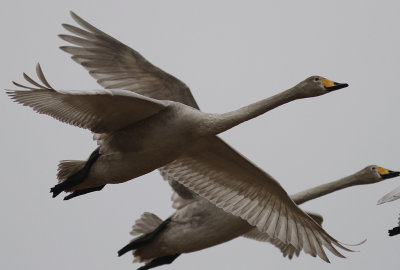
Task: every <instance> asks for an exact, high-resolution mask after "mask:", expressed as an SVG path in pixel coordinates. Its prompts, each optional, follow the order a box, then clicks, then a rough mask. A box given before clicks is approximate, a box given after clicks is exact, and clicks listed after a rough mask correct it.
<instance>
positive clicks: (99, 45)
mask: <svg viewBox="0 0 400 270" xmlns="http://www.w3.org/2000/svg"><path fill="white" fill-rule="evenodd" d="M71 16H72V18H73V19H74V20H75V22H77V23H78V24H79V25H80V26H81V28H79V27H76V26H72V25H69V24H63V27H64V28H65V29H66V30H68V31H69V32H70V33H71V34H70V35H60V38H62V39H63V40H65V41H67V42H69V43H71V44H73V46H62V47H60V48H61V49H62V50H64V51H65V52H67V53H70V54H72V59H73V60H74V61H76V62H77V63H79V64H81V65H82V66H83V67H85V68H86V69H87V70H88V71H89V73H90V75H92V76H93V77H94V78H95V79H96V80H97V82H98V83H99V84H100V85H102V86H103V87H104V88H106V89H125V90H129V91H133V92H136V93H138V94H141V95H144V96H149V97H152V98H155V99H160V100H172V101H177V102H180V103H184V104H186V105H188V106H191V107H194V108H197V109H198V106H197V104H196V101H195V100H194V98H193V96H192V94H191V92H190V90H189V88H188V87H187V86H186V85H185V84H184V83H183V82H181V81H180V80H178V79H177V78H175V77H174V76H172V75H170V74H168V73H166V72H164V71H162V70H161V69H159V68H158V67H156V66H154V65H152V64H151V63H150V62H148V61H147V60H146V59H145V58H144V57H143V56H141V55H140V54H139V53H138V52H136V51H135V50H133V49H131V48H130V47H128V46H126V45H125V44H123V43H121V42H119V41H118V40H116V39H115V38H113V37H111V36H109V35H107V34H106V33H104V32H102V31H100V30H99V29H97V28H96V27H94V26H92V25H91V24H89V23H88V22H86V21H85V20H83V19H82V18H80V17H79V16H78V15H76V14H75V13H73V12H72V11H71Z"/></svg>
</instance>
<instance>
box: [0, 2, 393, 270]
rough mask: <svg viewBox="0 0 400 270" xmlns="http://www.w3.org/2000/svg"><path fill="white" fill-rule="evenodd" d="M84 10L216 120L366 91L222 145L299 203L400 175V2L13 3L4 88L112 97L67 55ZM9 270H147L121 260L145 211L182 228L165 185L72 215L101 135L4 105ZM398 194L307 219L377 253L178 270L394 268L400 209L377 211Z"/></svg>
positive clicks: (233, 246) (244, 131)
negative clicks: (313, 88)
mask: <svg viewBox="0 0 400 270" xmlns="http://www.w3.org/2000/svg"><path fill="white" fill-rule="evenodd" d="M69 10H73V11H75V12H76V13H77V14H78V15H80V16H81V17H83V18H84V19H85V20H88V21H89V22H90V23H92V24H94V25H95V26H96V27H98V28H100V29H102V30H103V31H105V32H106V33H108V34H110V35H112V36H113V37H115V38H117V39H119V40H120V41H122V42H124V43H125V44H127V45H129V46H131V47H132V48H134V49H135V50H137V51H139V52H140V53H141V54H142V55H143V56H145V57H146V58H147V59H148V60H149V61H151V62H152V63H153V64H155V65H157V66H158V67H160V68H162V69H163V70H165V71H167V72H169V73H171V74H173V75H174V76H176V77H178V78H180V79H181V80H182V81H184V82H185V83H186V84H187V85H188V86H189V87H190V88H191V90H192V92H193V95H194V97H195V98H196V100H197V101H198V104H199V105H200V107H201V109H202V110H203V111H206V112H225V111H229V110H233V109H236V108H238V107H241V106H244V105H247V104H249V103H251V102H254V101H257V100H260V99H262V98H265V97H268V96H271V95H273V94H275V93H277V92H279V91H281V90H284V89H287V88H289V87H291V86H293V85H294V84H296V83H297V82H299V81H301V80H303V79H304V78H306V77H308V76H310V75H316V74H317V75H321V76H325V77H327V78H329V79H332V80H335V81H339V82H347V83H349V84H350V87H348V88H346V89H343V90H340V91H338V92H335V93H332V94H329V95H325V96H323V97H317V98H313V99H308V100H300V101H295V102H293V103H291V104H287V105H284V106H282V107H280V108H278V109H275V110H274V111H271V112H269V113H268V114H266V115H263V116H260V117H258V118H257V119H253V120H251V121H249V122H247V123H244V124H242V125H240V126H238V127H235V128H234V129H232V130H229V131H228V132H225V133H223V134H222V135H221V136H222V137H223V138H224V139H225V140H226V141H227V142H228V143H229V144H231V145H232V146H233V147H234V148H235V149H237V150H238V151H240V152H241V153H242V154H244V155H245V156H246V157H248V158H249V159H250V160H252V161H253V162H254V163H256V164H257V165H258V166H260V167H261V168H263V169H264V170H265V171H267V172H268V173H270V174H271V175H273V176H274V177H275V178H276V179H277V180H278V181H279V182H280V183H281V184H282V186H283V187H284V188H285V189H286V190H287V191H288V192H289V193H295V192H298V191H301V190H303V189H306V188H309V187H312V186H315V185H318V184H321V183H324V182H327V181H330V180H334V179H337V178H340V177H342V176H345V175H348V174H351V173H354V172H356V171H358V170H360V169H361V168H363V167H365V166H366V165H370V164H377V165H381V166H384V167H386V168H389V169H394V170H399V169H400V162H399V158H400V157H399V154H400V144H399V138H400V129H399V121H398V120H399V114H400V106H399V100H400V91H399V88H400V86H399V71H400V16H399V12H400V6H399V4H398V1H329V2H328V1H318V0H316V1H279V2H278V1H274V3H268V2H267V1H240V2H239V1H236V2H235V1H132V0H131V1H113V2H111V1H75V0H69V1H7V0H6V1H4V0H3V1H2V8H1V9H0V33H1V37H2V38H1V40H2V42H1V45H0V46H1V50H0V59H1V64H0V72H1V77H0V82H1V83H0V87H1V88H12V89H14V88H15V87H13V86H12V84H11V81H12V80H15V81H17V82H23V78H22V72H26V73H28V74H31V75H34V70H35V65H36V63H37V62H40V63H41V65H42V68H43V70H44V72H45V74H46V75H47V78H48V80H49V82H50V84H52V85H53V86H54V87H56V88H59V89H96V88H100V86H98V85H97V84H96V82H95V80H94V79H92V78H91V77H90V76H89V75H88V73H87V72H86V71H85V70H84V69H83V68H82V67H80V66H79V65H78V64H76V63H74V62H73V61H72V60H71V59H70V58H69V56H68V55H67V54H66V53H64V52H62V51H61V50H59V49H58V47H59V46H60V45H64V44H65V43H64V42H62V41H61V40H60V39H59V38H58V37H57V34H60V33H65V32H66V31H65V30H63V29H62V27H61V23H73V20H72V19H71V18H70V16H69ZM0 108H1V112H2V113H1V114H0V120H1V123H2V129H1V135H0V136H1V139H0V149H1V152H0V158H1V170H0V178H1V181H2V187H1V196H0V212H1V230H0V239H1V243H0V254H1V257H2V259H1V260H0V269H43V270H47V269H51V270H53V269H57V270H64V269H68V270H69V269H98V270H102V269H136V268H137V267H139V266H140V265H139V264H135V265H133V264H132V263H131V261H132V256H131V254H127V255H125V256H123V257H121V258H118V257H117V250H118V249H119V248H121V247H122V246H124V245H125V244H126V243H127V242H128V241H129V240H130V239H131V236H130V235H129V231H130V229H131V226H132V224H133V223H134V221H135V220H136V219H137V218H139V216H140V215H141V214H142V213H143V212H144V211H150V212H154V213H156V214H157V215H159V216H160V217H161V218H166V217H168V216H169V215H170V214H171V213H172V212H173V209H172V208H171V204H170V201H169V198H170V194H171V192H170V188H169V186H168V185H167V184H166V183H165V182H163V181H162V180H161V176H160V175H159V173H158V172H153V173H151V174H148V175H146V176H143V177H140V178H138V179H135V180H134V181H130V182H128V183H125V184H120V185H113V186H110V185H109V186H107V187H106V188H105V189H104V190H103V191H101V192H98V193H93V194H90V195H87V196H84V197H80V198H77V199H74V200H71V201H67V202H66V201H62V196H60V197H61V198H56V199H52V198H51V194H50V193H49V189H50V187H52V186H53V185H54V184H55V183H56V168H57V164H58V161H59V160H62V159H86V158H87V157H88V156H89V154H90V153H91V152H92V151H93V149H94V148H95V143H94V142H93V141H92V139H91V134H90V133H89V132H88V131H86V130H82V129H79V128H76V127H72V126H68V125H66V124H62V123H60V122H58V121H56V120H54V119H52V118H50V117H48V116H43V115H39V114H36V113H34V112H33V111H32V110H31V109H29V108H23V107H22V106H20V105H17V104H16V103H13V102H11V100H10V99H9V98H8V97H7V96H6V95H5V94H4V93H3V94H1V95H0ZM399 184H400V179H392V180H389V181H386V182H383V183H379V184H376V185H370V186H360V187H355V188H349V189H347V190H344V191H339V192H337V193H334V194H332V195H328V196H325V197H323V198H320V199H316V200H314V201H312V202H308V203H306V204H304V205H303V206H302V208H303V209H305V210H309V211H313V212H317V213H320V214H322V215H323V216H324V218H325V220H324V224H323V225H324V228H325V229H326V230H327V231H328V232H329V233H330V234H331V235H333V236H334V237H336V238H337V239H338V240H340V241H343V242H346V243H355V242H358V241H360V240H362V239H364V238H368V241H367V242H366V243H365V244H363V245H362V246H360V247H356V249H357V250H360V252H356V253H346V254H345V255H346V256H347V257H348V258H347V259H340V258H336V257H334V256H333V255H332V254H329V255H331V256H330V259H331V261H332V263H331V264H326V263H325V262H323V261H322V260H320V259H316V258H312V257H311V256H309V255H304V253H302V254H301V256H300V258H295V259H293V260H291V261H289V260H288V259H286V258H283V257H282V255H281V254H280V252H279V250H277V249H276V248H274V247H273V246H271V245H269V244H267V243H258V242H255V241H252V240H248V239H241V238H239V239H235V240H233V241H231V242H229V243H225V244H222V245H219V246H216V247H212V248H209V249H206V250H203V251H199V252H195V253H191V254H185V255H183V256H181V257H179V258H178V259H177V260H176V261H175V262H174V263H173V264H172V265H171V266H166V267H165V266H164V267H163V268H165V269H276V268H280V269H295V268H296V269H378V267H383V266H384V267H385V268H386V269H390V268H392V269H394V268H395V267H396V265H397V266H398V262H399V258H398V256H399V254H398V250H399V245H400V237H393V238H389V237H388V236H387V230H388V229H389V228H392V227H393V226H394V225H395V224H396V222H397V217H398V214H399V209H400V202H399V201H396V202H393V203H391V204H387V205H382V206H376V201H377V200H378V199H379V198H380V197H381V196H382V195H383V194H385V193H387V192H389V191H390V190H392V189H393V188H395V187H397V186H398V185H399Z"/></svg>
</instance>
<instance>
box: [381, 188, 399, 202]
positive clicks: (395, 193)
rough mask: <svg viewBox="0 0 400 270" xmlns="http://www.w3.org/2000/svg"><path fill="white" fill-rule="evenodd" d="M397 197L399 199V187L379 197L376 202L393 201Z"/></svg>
mask: <svg viewBox="0 0 400 270" xmlns="http://www.w3.org/2000/svg"><path fill="white" fill-rule="evenodd" d="M397 199H400V187H398V188H396V189H394V190H392V191H391V192H389V193H388V194H386V195H385V196H383V197H382V198H380V199H379V201H378V204H382V203H386V202H391V201H395V200H397Z"/></svg>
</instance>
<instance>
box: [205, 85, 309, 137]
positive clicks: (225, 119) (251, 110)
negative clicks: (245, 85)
mask: <svg viewBox="0 0 400 270" xmlns="http://www.w3.org/2000/svg"><path fill="white" fill-rule="evenodd" d="M294 88H295V87H293V88H290V89H288V90H285V91H283V92H281V93H279V94H276V95H274V96H272V97H269V98H266V99H263V100H260V101H257V102H255V103H253V104H250V105H248V106H245V107H242V108H240V109H237V110H235V111H231V112H227V113H223V114H214V115H213V116H212V121H213V124H212V126H213V130H212V133H214V134H218V133H221V132H223V131H225V130H228V129H230V128H232V127H234V126H236V125H239V124H240V123H243V122H245V121H247V120H250V119H252V118H255V117H257V116H259V115H261V114H264V113H266V112H268V111H270V110H272V109H274V108H276V107H278V106H281V105H283V104H285V103H288V102H290V101H293V100H295V99H299V98H302V97H301V96H300V95H299V94H298V93H297V92H298V91H295V89H294Z"/></svg>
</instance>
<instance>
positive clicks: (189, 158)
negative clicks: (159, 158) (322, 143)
mask: <svg viewBox="0 0 400 270" xmlns="http://www.w3.org/2000/svg"><path fill="white" fill-rule="evenodd" d="M161 170H162V171H163V175H164V177H166V178H167V179H172V180H175V181H177V182H179V183H181V184H183V185H185V186H186V187H188V188H189V189H191V190H193V191H194V192H195V193H197V194H198V195H200V196H202V197H204V198H206V199H208V200H209V201H211V202H212V203H213V204H215V205H217V206H218V207H220V208H222V209H224V210H225V211H226V212H228V213H231V214H233V215H236V216H240V217H241V218H243V219H245V220H247V221H248V222H249V224H250V225H252V226H255V227H257V228H258V230H260V231H261V232H264V233H266V234H268V236H269V237H270V238H272V239H279V240H280V241H281V242H282V243H284V244H287V245H288V244H290V245H292V246H293V247H294V248H295V249H297V250H301V249H303V250H304V251H305V252H306V253H308V254H311V255H312V256H319V257H320V258H322V259H323V260H325V261H329V260H328V258H327V256H326V254H325V251H324V249H323V247H325V248H327V249H328V250H330V251H331V252H332V253H333V254H335V255H336V256H339V257H344V256H343V255H342V254H340V253H339V252H338V250H337V249H336V247H338V248H341V249H344V250H347V251H350V250H349V249H347V248H346V247H344V246H343V245H341V244H340V243H339V242H338V241H337V240H335V239H334V238H333V237H331V236H330V235H329V234H328V233H327V232H325V230H323V229H322V228H321V227H320V226H319V225H318V224H317V223H316V222H315V221H314V220H313V219H312V218H311V217H310V216H308V215H307V214H306V213H305V212H303V211H302V210H301V209H300V208H299V207H298V206H297V205H296V204H295V203H294V202H293V201H292V200H291V199H290V197H289V195H288V194H287V193H286V191H285V190H284V189H283V188H282V187H281V186H280V185H279V183H278V182H277V181H276V180H274V179H273V178H272V177H271V176H270V175H268V174H267V173H265V172H264V171H262V170H261V169H259V168H258V167H256V166H255V165H253V164H252V163H251V162H250V161H248V160H247V159H246V158H244V157H243V156H241V155H240V154H239V153H237V152H236V151H234V150H233V149H232V148H231V147H229V146H228V145H227V144H225V143H224V142H223V141H222V140H221V139H219V138H218V137H211V136H210V137H206V138H203V139H202V140H200V141H199V142H198V144H197V145H196V146H194V147H192V148H191V149H190V150H188V151H187V152H186V153H185V154H184V155H183V156H181V157H180V158H178V159H177V160H175V161H173V162H172V163H169V164H167V165H166V166H164V167H163V168H161ZM334 246H336V247H334Z"/></svg>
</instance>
